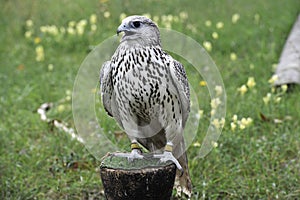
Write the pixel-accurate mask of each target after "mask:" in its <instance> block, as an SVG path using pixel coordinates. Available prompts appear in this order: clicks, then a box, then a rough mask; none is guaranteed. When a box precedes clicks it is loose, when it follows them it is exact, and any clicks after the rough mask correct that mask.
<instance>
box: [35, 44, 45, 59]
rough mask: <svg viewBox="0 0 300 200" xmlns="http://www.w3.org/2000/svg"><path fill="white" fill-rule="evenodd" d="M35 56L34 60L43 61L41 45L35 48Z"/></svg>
mask: <svg viewBox="0 0 300 200" xmlns="http://www.w3.org/2000/svg"><path fill="white" fill-rule="evenodd" d="M35 53H36V57H35V60H36V61H38V62H41V61H44V59H45V55H44V48H43V46H41V45H39V46H37V47H36V48H35Z"/></svg>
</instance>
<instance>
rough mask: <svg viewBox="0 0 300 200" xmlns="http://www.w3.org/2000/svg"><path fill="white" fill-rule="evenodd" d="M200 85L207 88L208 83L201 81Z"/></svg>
mask: <svg viewBox="0 0 300 200" xmlns="http://www.w3.org/2000/svg"><path fill="white" fill-rule="evenodd" d="M199 85H200V86H206V85H207V83H206V81H200V83H199Z"/></svg>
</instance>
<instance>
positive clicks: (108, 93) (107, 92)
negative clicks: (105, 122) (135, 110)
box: [100, 61, 113, 116]
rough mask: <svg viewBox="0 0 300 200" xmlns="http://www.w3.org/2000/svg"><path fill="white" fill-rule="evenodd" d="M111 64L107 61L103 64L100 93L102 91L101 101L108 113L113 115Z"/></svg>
mask: <svg viewBox="0 0 300 200" xmlns="http://www.w3.org/2000/svg"><path fill="white" fill-rule="evenodd" d="M111 71H112V68H111V63H110V61H106V62H105V63H103V65H102V68H101V70H100V91H101V99H102V103H103V106H104V108H105V110H106V112H107V113H108V114H109V115H110V116H113V115H112V109H111V99H112V91H113V88H112V77H111Z"/></svg>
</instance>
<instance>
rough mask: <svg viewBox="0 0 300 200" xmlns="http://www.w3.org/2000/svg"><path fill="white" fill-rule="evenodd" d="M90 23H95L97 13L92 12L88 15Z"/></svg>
mask: <svg viewBox="0 0 300 200" xmlns="http://www.w3.org/2000/svg"><path fill="white" fill-rule="evenodd" d="M90 23H91V24H96V23H97V15H96V14H92V15H91V16H90Z"/></svg>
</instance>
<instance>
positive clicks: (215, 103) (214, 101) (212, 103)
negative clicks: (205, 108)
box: [210, 98, 222, 109]
mask: <svg viewBox="0 0 300 200" xmlns="http://www.w3.org/2000/svg"><path fill="white" fill-rule="evenodd" d="M221 103H222V102H221V100H220V99H219V98H214V99H212V100H211V101H210V106H211V108H212V109H216V108H217V107H218V106H219V105H220V104H221Z"/></svg>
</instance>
